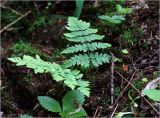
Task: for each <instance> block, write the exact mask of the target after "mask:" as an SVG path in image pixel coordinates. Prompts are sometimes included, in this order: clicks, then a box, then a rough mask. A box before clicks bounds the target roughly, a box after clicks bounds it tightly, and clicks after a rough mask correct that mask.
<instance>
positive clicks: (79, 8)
mask: <svg viewBox="0 0 160 118" xmlns="http://www.w3.org/2000/svg"><path fill="white" fill-rule="evenodd" d="M75 2H76V11H75V17H77V18H79V17H80V15H81V12H82V8H83V3H84V0H75Z"/></svg>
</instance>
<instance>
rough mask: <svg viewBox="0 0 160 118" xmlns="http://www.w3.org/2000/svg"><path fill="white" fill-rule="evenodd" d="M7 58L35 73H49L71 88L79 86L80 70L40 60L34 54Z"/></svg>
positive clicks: (81, 75)
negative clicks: (64, 67)
mask: <svg viewBox="0 0 160 118" xmlns="http://www.w3.org/2000/svg"><path fill="white" fill-rule="evenodd" d="M8 60H10V61H12V62H14V63H16V65H17V66H26V67H28V68H31V69H33V70H34V72H35V73H50V74H51V75H52V77H53V80H55V81H57V82H59V81H63V82H64V84H65V85H67V86H68V87H70V88H71V89H72V90H73V89H75V88H76V87H81V84H80V82H79V81H80V79H81V78H82V77H83V74H80V71H77V70H73V71H71V70H70V69H63V68H61V66H60V65H59V64H56V63H50V62H45V61H43V60H41V58H40V57H39V56H38V55H36V58H33V57H30V56H27V55H24V56H23V58H22V59H21V58H20V57H14V58H8ZM81 82H84V83H85V82H87V81H83V80H81ZM84 89H85V88H84ZM86 91H88V92H89V88H88V86H87V88H86V90H85V91H84V92H86ZM84 92H83V94H84V95H87V96H88V92H87V93H84Z"/></svg>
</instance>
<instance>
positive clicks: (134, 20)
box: [0, 1, 160, 117]
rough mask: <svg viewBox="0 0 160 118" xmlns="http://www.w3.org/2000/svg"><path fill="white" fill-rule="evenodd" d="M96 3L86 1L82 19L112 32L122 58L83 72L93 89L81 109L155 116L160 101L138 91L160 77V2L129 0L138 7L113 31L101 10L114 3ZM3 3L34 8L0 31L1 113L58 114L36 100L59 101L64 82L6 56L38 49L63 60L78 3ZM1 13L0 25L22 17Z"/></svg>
mask: <svg viewBox="0 0 160 118" xmlns="http://www.w3.org/2000/svg"><path fill="white" fill-rule="evenodd" d="M72 3H74V1H72ZM93 3H94V2H93V1H92V2H86V3H85V4H84V6H83V10H82V14H81V17H80V19H82V20H84V21H86V22H90V23H91V26H93V27H95V28H98V30H99V32H100V33H101V34H105V36H106V37H108V38H107V42H108V43H111V44H112V48H111V49H110V52H111V53H113V54H114V56H115V57H117V58H119V59H121V60H122V62H115V63H114V66H111V63H109V64H104V65H103V66H101V67H99V68H95V69H91V70H89V72H86V73H84V78H83V79H84V80H89V81H90V83H91V84H90V88H91V94H90V96H89V97H88V98H86V101H85V104H84V105H83V108H84V109H85V110H86V112H87V114H88V116H89V117H105V116H106V117H110V116H111V115H112V114H113V113H114V114H116V113H119V112H127V111H129V112H133V113H134V115H133V116H134V117H154V116H157V115H158V113H157V112H156V111H155V109H158V106H157V105H155V103H154V102H153V101H152V100H149V99H147V98H144V97H140V94H139V92H141V91H142V90H143V89H144V88H145V86H146V84H147V83H148V82H149V81H152V80H154V79H156V78H157V77H158V76H159V54H160V49H159V29H158V28H159V23H158V18H159V2H158V1H146V2H145V3H141V2H126V3H125V6H126V7H134V8H135V9H134V12H133V13H132V14H129V15H127V18H126V22H125V23H124V24H123V25H122V26H120V29H118V30H115V31H113V32H109V33H108V30H107V28H108V27H107V26H105V25H104V24H103V23H101V22H100V20H99V19H98V17H97V14H100V15H103V14H105V12H106V13H107V12H110V11H112V9H113V8H110V7H109V5H110V4H111V5H112V6H114V5H115V4H116V2H115V3H108V4H103V3H100V6H99V7H98V8H94V6H93ZM52 4H53V3H52ZM4 5H7V6H9V7H10V8H12V9H14V10H16V11H19V12H21V13H23V14H25V13H26V12H28V11H31V13H30V14H28V15H27V16H25V17H24V18H22V19H21V20H20V21H18V22H17V23H15V24H14V25H13V26H11V27H9V28H8V29H7V31H3V32H2V33H1V78H2V79H1V81H0V82H1V111H2V113H3V116H4V117H18V116H19V115H20V114H24V113H27V114H30V115H32V116H35V117H51V116H55V117H56V116H57V114H55V113H51V112H48V111H46V110H44V109H43V108H42V107H41V106H40V105H39V104H38V101H37V96H39V95H48V96H51V97H53V98H55V99H57V100H60V98H62V96H63V95H64V93H65V92H66V90H65V89H64V88H63V87H62V85H61V84H57V83H56V82H54V81H53V80H52V79H51V77H50V76H49V75H47V74H34V72H33V71H32V70H31V69H27V68H25V67H16V66H15V64H13V63H11V62H10V61H8V60H7V58H9V57H11V56H20V57H21V56H22V55H24V54H25V55H31V56H35V55H36V54H38V55H40V56H41V57H42V59H44V60H46V61H50V62H53V61H55V62H57V63H59V62H61V61H63V60H64V59H65V56H64V55H59V54H60V52H61V51H62V50H63V49H64V48H65V47H66V41H65V40H64V37H63V33H64V32H66V30H65V28H64V27H65V25H66V23H67V16H71V15H73V13H74V10H75V4H71V1H70V2H62V1H61V2H59V3H56V4H54V5H53V6H54V7H49V8H47V9H46V6H47V2H33V1H29V2H25V1H24V2H10V3H5V4H4ZM107 5H108V6H107ZM36 6H38V7H36ZM146 6H147V7H146ZM138 7H139V8H138ZM136 8H137V9H136ZM1 12H2V14H1V19H2V22H1V23H2V24H1V28H3V27H5V26H6V25H8V24H9V23H11V22H12V21H14V20H15V19H17V18H18V15H17V14H15V13H13V11H11V9H7V8H2V11H1ZM130 30H131V33H132V34H131V36H130V35H129V36H128V37H129V39H131V42H132V39H133V40H134V39H135V41H133V42H132V43H130V42H129V41H126V40H125V41H124V40H122V38H121V37H123V36H124V35H125V34H124V32H125V31H128V32H129V31H130ZM141 30H142V31H141ZM19 41H21V42H19ZM22 41H23V42H22ZM16 44H19V45H23V44H24V45H31V46H32V47H33V49H32V48H30V47H29V46H28V48H27V46H24V47H23V46H19V47H18V48H16V46H15V45H16ZM24 48H25V49H24ZM122 49H127V50H128V52H129V53H128V54H123V53H122V52H121V50H122ZM37 50H38V51H37ZM111 68H114V73H113V74H114V88H115V90H114V101H113V103H114V104H112V105H111V100H110V99H111V81H110V80H111V74H112V72H111ZM146 100H147V101H146ZM148 102H149V103H148Z"/></svg>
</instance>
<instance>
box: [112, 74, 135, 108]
mask: <svg viewBox="0 0 160 118" xmlns="http://www.w3.org/2000/svg"><path fill="white" fill-rule="evenodd" d="M134 75H135V72H134V73H133V75H132V77H131V79H130V82H131V81H132V79H133V77H134ZM129 85H130V84H129V83H128V84H127V86H126V87H125V88H124V89H123V90H122V92H121V94H120V96H119V97H118V98H117V99H116V101H115V102H114V105H113V107H114V106H115V105H116V104H117V103H118V101H119V99H120V98H121V97H122V95H123V94H124V92H125V91H126V89H127V88H128V86H129Z"/></svg>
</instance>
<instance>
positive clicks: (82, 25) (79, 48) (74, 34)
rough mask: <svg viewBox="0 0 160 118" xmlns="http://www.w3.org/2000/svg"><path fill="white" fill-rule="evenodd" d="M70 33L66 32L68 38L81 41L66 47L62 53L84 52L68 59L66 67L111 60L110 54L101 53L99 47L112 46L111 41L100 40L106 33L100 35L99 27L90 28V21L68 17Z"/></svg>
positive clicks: (97, 63)
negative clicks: (102, 41) (103, 41)
mask: <svg viewBox="0 0 160 118" xmlns="http://www.w3.org/2000/svg"><path fill="white" fill-rule="evenodd" d="M66 28H67V29H68V30H69V31H70V33H65V34H64V35H65V36H66V39H67V40H68V41H71V42H75V43H79V44H76V45H74V46H71V47H68V48H66V49H65V50H64V51H62V54H68V53H71V54H72V53H77V52H79V53H80V52H82V54H77V55H74V56H73V57H71V58H70V59H69V60H66V61H65V63H64V67H66V68H68V67H72V66H75V65H79V66H82V67H85V68H87V67H89V66H90V65H92V66H99V65H102V64H103V63H105V62H109V59H110V58H109V55H107V54H101V53H100V54H99V53H98V52H94V51H97V50H99V49H105V48H109V47H111V44H109V43H101V42H99V40H102V39H103V38H104V35H98V34H96V33H97V31H98V30H97V29H93V28H90V23H87V22H85V21H82V20H78V19H77V18H74V17H69V18H68V24H67V27H66Z"/></svg>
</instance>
